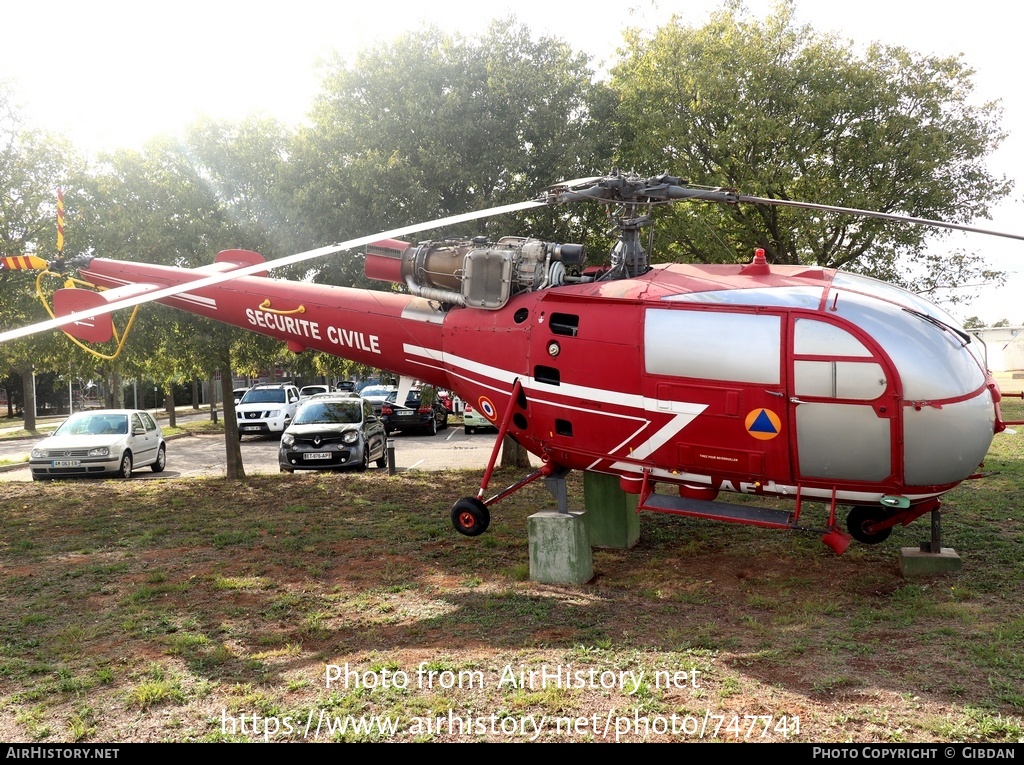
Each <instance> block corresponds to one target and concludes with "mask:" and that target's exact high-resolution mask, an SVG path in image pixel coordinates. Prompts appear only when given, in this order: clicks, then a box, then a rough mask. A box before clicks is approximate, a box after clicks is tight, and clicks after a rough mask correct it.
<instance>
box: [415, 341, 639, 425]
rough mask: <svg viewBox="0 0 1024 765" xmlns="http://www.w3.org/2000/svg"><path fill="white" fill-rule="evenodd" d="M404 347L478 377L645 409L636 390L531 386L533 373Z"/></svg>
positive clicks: (564, 385) (576, 386)
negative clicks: (530, 375)
mask: <svg viewBox="0 0 1024 765" xmlns="http://www.w3.org/2000/svg"><path fill="white" fill-rule="evenodd" d="M403 350H404V351H405V352H406V353H408V354H409V355H411V356H420V357H423V358H428V359H431V360H433V361H436V362H438V363H445V364H449V365H451V366H453V367H458V368H460V369H463V370H465V371H467V372H474V373H476V374H478V375H480V376H481V377H488V378H490V379H492V380H496V381H497V382H503V383H506V384H508V385H512V384H513V383H514V382H515V381H516V378H517V377H518V378H519V381H520V382H521V383H522V385H523V387H524V388H526V389H528V390H537V391H541V392H544V393H548V392H550V393H557V394H558V395H559V396H571V397H574V398H585V399H593V398H599V399H600V400H601V401H606V402H608V403H611V404H618V405H620V406H624V407H626V408H628V409H639V410H641V411H643V410H644V397H643V396H640V395H637V394H635V393H620V392H618V391H613V390H605V389H603V388H590V387H588V386H585V385H569V384H566V383H562V384H561V385H559V386H558V390H557V391H556V390H551V386H550V385H546V384H544V383H541V384H540V385H542V386H543V387H536V388H534V387H533V386H534V385H536V380H534V379H533V378H532V377H528V376H526V375H520V374H516V373H515V372H510V371H508V370H507V369H501V368H500V367H492V366H490V365H488V364H481V363H480V362H478V361H472V360H470V359H467V358H464V357H462V356H456V355H455V354H453V353H445V352H444V351H435V350H432V349H428V348H422V347H420V346H417V345H409V344H408V343H407V344H406V345H405V346H403Z"/></svg>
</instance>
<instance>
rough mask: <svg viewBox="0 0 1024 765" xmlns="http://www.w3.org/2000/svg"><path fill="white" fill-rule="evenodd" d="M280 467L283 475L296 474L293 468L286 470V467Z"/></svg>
mask: <svg viewBox="0 0 1024 765" xmlns="http://www.w3.org/2000/svg"><path fill="white" fill-rule="evenodd" d="M280 467H281V472H282V473H294V472H295V471H294V470H292V469H291V468H286V467H285V466H284V465H281V466H280Z"/></svg>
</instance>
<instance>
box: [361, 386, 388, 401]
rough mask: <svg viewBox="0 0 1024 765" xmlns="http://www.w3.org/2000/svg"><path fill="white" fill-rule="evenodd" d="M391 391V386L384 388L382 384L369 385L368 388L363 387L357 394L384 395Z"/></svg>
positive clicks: (368, 395)
mask: <svg viewBox="0 0 1024 765" xmlns="http://www.w3.org/2000/svg"><path fill="white" fill-rule="evenodd" d="M390 391H391V388H385V387H384V386H382V385H371V386H370V387H368V388H363V390H362V391H361V392H360V394H359V395H361V396H362V397H363V398H369V397H371V396H386V395H388V393H389V392H390Z"/></svg>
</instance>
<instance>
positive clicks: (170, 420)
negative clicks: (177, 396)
mask: <svg viewBox="0 0 1024 765" xmlns="http://www.w3.org/2000/svg"><path fill="white" fill-rule="evenodd" d="M167 387H168V390H169V391H170V392H169V393H168V394H167V395H165V396H164V409H166V410H167V426H168V427H171V428H176V427H178V418H177V414H178V413H177V412H176V411H175V410H174V386H173V385H168V386H167Z"/></svg>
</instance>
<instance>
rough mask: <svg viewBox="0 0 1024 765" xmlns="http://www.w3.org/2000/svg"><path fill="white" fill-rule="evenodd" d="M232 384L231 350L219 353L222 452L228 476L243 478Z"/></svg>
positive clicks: (243, 472)
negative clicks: (222, 411) (222, 427)
mask: <svg viewBox="0 0 1024 765" xmlns="http://www.w3.org/2000/svg"><path fill="white" fill-rule="evenodd" d="M233 390H234V385H233V384H232V379H231V351H230V350H229V349H227V348H225V349H224V350H223V351H222V353H221V365H220V396H221V401H223V402H224V453H225V456H226V458H227V464H228V478H245V466H244V465H242V447H241V446H240V445H239V443H238V420H237V419H236V418H235V400H234V398H233V397H232V392H233Z"/></svg>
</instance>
